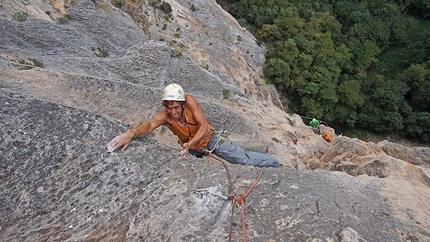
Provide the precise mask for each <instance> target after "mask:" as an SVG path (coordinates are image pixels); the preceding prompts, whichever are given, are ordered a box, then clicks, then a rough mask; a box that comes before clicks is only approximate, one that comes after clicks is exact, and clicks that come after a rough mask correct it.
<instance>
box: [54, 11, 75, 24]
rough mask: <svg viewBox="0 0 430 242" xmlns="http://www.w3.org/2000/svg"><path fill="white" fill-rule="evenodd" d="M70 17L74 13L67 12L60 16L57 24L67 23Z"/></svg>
mask: <svg viewBox="0 0 430 242" xmlns="http://www.w3.org/2000/svg"><path fill="white" fill-rule="evenodd" d="M70 19H72V15H70V14H68V13H65V14H63V16H61V17H60V18H58V20H57V24H66V23H68V22H69V20H70Z"/></svg>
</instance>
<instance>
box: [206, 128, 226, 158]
mask: <svg viewBox="0 0 430 242" xmlns="http://www.w3.org/2000/svg"><path fill="white" fill-rule="evenodd" d="M212 135H213V136H214V137H215V138H216V143H215V145H214V146H213V147H212V148H211V149H208V147H206V148H205V149H204V150H203V152H205V154H207V155H208V154H212V152H213V151H214V150H215V149H216V148H218V147H219V146H220V144H222V139H221V135H220V133H219V132H214V133H213V134H212Z"/></svg>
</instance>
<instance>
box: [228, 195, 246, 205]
mask: <svg viewBox="0 0 430 242" xmlns="http://www.w3.org/2000/svg"><path fill="white" fill-rule="evenodd" d="M230 199H231V200H233V202H235V203H244V202H245V195H243V194H239V195H234V194H233V195H231V196H230Z"/></svg>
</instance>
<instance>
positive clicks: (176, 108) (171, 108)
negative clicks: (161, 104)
mask: <svg viewBox="0 0 430 242" xmlns="http://www.w3.org/2000/svg"><path fill="white" fill-rule="evenodd" d="M166 111H167V113H168V114H169V116H170V117H171V118H173V119H175V120H178V119H179V118H181V115H182V107H181V104H180V103H179V102H172V103H171V104H169V105H168V106H167V107H166Z"/></svg>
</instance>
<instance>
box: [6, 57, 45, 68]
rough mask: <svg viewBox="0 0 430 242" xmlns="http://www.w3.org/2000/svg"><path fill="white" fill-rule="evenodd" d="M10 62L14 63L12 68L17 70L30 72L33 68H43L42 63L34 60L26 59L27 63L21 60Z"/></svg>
mask: <svg viewBox="0 0 430 242" xmlns="http://www.w3.org/2000/svg"><path fill="white" fill-rule="evenodd" d="M11 62H12V63H14V64H13V65H14V66H16V67H18V70H30V69H33V68H34V67H40V68H43V63H42V62H41V61H39V60H37V59H34V58H28V61H26V60H24V59H22V58H14V59H11Z"/></svg>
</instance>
